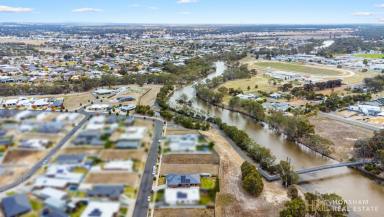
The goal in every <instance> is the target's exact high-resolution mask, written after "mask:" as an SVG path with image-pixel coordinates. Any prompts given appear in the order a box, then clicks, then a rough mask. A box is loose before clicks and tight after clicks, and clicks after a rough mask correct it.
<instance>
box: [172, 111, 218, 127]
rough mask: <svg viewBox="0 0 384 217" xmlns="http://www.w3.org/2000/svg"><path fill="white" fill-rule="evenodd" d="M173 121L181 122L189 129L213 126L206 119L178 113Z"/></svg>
mask: <svg viewBox="0 0 384 217" xmlns="http://www.w3.org/2000/svg"><path fill="white" fill-rule="evenodd" d="M173 121H174V122H175V123H176V124H180V125H181V126H183V127H185V128H188V129H195V130H209V129H210V127H211V125H210V124H209V123H208V122H206V121H201V120H199V119H196V118H192V117H188V116H185V115H176V116H175V117H174V118H173Z"/></svg>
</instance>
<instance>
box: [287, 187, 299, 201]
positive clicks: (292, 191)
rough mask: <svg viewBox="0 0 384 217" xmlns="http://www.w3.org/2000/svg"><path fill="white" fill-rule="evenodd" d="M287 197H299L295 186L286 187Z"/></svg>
mask: <svg viewBox="0 0 384 217" xmlns="http://www.w3.org/2000/svg"><path fill="white" fill-rule="evenodd" d="M287 194H288V197H289V198H291V199H296V198H299V191H298V190H297V188H296V186H294V185H291V186H289V187H288V192H287Z"/></svg>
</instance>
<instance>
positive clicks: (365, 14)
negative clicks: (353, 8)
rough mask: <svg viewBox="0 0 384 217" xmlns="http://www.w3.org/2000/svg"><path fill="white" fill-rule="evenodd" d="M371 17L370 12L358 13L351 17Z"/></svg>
mask: <svg viewBox="0 0 384 217" xmlns="http://www.w3.org/2000/svg"><path fill="white" fill-rule="evenodd" d="M372 15H373V13H372V12H365V11H360V12H355V13H353V16H356V17H369V16H372Z"/></svg>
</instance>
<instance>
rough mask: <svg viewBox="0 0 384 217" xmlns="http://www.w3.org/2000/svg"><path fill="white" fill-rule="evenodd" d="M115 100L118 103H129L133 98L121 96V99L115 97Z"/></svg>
mask: <svg viewBox="0 0 384 217" xmlns="http://www.w3.org/2000/svg"><path fill="white" fill-rule="evenodd" d="M116 100H117V101H119V102H130V101H134V100H135V97H133V96H122V97H117V98H116Z"/></svg>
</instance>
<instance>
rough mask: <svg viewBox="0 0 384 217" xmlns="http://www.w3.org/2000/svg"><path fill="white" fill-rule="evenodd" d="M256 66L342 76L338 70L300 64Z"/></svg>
mask: <svg viewBox="0 0 384 217" xmlns="http://www.w3.org/2000/svg"><path fill="white" fill-rule="evenodd" d="M254 65H255V66H258V67H261V68H268V67H270V68H272V69H275V70H281V71H289V72H297V73H305V74H311V75H324V76H337V75H341V74H342V73H341V72H340V71H338V70H334V69H327V68H320V67H314V66H307V65H302V64H299V63H281V62H256V63H255V64H254Z"/></svg>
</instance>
